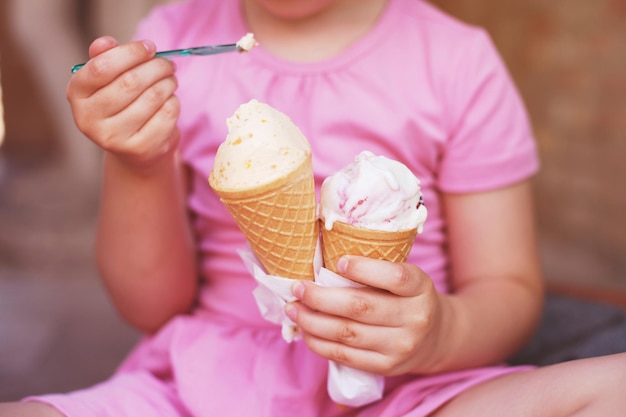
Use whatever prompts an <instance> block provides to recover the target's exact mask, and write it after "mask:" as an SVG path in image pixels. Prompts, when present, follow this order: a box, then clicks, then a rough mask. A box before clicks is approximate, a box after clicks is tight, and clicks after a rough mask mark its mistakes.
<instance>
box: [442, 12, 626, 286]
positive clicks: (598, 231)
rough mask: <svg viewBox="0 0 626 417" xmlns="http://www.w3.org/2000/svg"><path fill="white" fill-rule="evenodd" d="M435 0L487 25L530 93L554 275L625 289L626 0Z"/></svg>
mask: <svg viewBox="0 0 626 417" xmlns="http://www.w3.org/2000/svg"><path fill="white" fill-rule="evenodd" d="M433 3H435V4H437V5H439V6H441V7H442V8H443V9H445V10H447V11H449V12H451V13H453V14H454V15H456V16H458V17H460V18H461V19H463V20H465V21H468V22H470V23H474V24H478V25H480V26H483V27H485V28H486V29H487V30H488V31H489V32H490V33H491V35H492V37H493V39H494V41H495V43H496V45H497V46H498V48H499V50H500V52H501V54H502V55H503V57H504V60H505V61H506V63H507V64H508V67H509V70H510V72H511V74H512V75H513V78H514V80H515V82H516V83H517V85H518V87H519V89H520V91H521V93H522V96H523V98H524V100H525V102H526V105H527V107H528V110H529V112H530V115H531V119H532V122H533V126H534V132H535V135H536V138H537V141H538V144H539V149H540V153H541V159H542V169H541V172H540V174H539V175H538V177H537V179H536V191H537V209H538V216H539V227H540V234H541V236H540V237H541V248H542V255H543V262H544V269H545V273H546V278H547V279H548V281H549V282H551V283H552V284H553V285H554V286H555V287H556V286H559V288H561V286H562V284H569V285H576V286H584V287H592V288H597V289H604V290H609V291H613V290H621V291H624V290H626V194H625V191H626V46H625V45H624V40H626V1H625V0H593V1H590V0H551V1H543V0H433Z"/></svg>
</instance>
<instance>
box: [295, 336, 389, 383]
mask: <svg viewBox="0 0 626 417" xmlns="http://www.w3.org/2000/svg"><path fill="white" fill-rule="evenodd" d="M302 338H303V340H304V342H305V343H306V345H307V346H308V348H309V349H311V350H312V351H313V352H315V353H317V354H318V355H320V356H321V357H323V358H326V359H328V360H331V361H333V362H336V363H338V364H340V365H345V366H348V367H350V368H354V369H360V370H362V371H365V372H370V373H373V374H378V375H384V376H391V375H393V374H394V366H395V363H394V362H393V360H392V357H390V356H387V355H385V354H383V353H381V352H377V351H375V350H367V349H359V348H355V347H352V346H349V345H345V344H342V343H338V342H335V341H332V340H327V339H321V338H317V337H315V336H314V335H311V334H308V333H303V335H302Z"/></svg>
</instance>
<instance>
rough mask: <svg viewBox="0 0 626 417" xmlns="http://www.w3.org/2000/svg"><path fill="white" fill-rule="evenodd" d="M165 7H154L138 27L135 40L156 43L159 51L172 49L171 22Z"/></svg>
mask: <svg viewBox="0 0 626 417" xmlns="http://www.w3.org/2000/svg"><path fill="white" fill-rule="evenodd" d="M169 20H170V19H168V14H167V13H166V8H165V7H164V6H156V7H154V8H153V9H152V10H151V11H150V13H148V15H147V16H146V17H144V18H143V19H142V20H141V21H140V22H139V24H138V25H137V30H136V31H135V35H134V36H133V39H134V40H149V41H152V42H154V43H155V45H156V47H157V51H159V50H161V51H162V50H167V49H172V48H170V46H169V45H168V44H169V43H171V33H170V32H171V22H170V21H169Z"/></svg>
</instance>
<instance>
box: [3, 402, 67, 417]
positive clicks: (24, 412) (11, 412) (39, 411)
mask: <svg viewBox="0 0 626 417" xmlns="http://www.w3.org/2000/svg"><path fill="white" fill-rule="evenodd" d="M0 417H63V414H61V413H59V412H58V411H57V410H55V409H54V408H53V407H51V406H49V405H47V404H43V403H37V402H29V403H5V404H0Z"/></svg>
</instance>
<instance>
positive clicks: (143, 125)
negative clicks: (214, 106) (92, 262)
mask: <svg viewBox="0 0 626 417" xmlns="http://www.w3.org/2000/svg"><path fill="white" fill-rule="evenodd" d="M154 49H155V48H154V45H152V44H145V43H141V42H133V43H130V44H126V45H118V43H117V42H116V41H115V40H113V39H112V38H101V39H98V40H96V41H95V42H94V43H93V44H92V45H91V47H90V56H91V57H92V59H91V60H90V61H89V62H88V63H87V65H85V67H83V68H82V69H81V70H80V71H79V72H78V73H77V74H75V75H74V76H73V77H72V79H71V81H70V83H69V85H68V92H67V95H68V99H69V101H70V103H71V105H72V110H73V112H74V118H75V120H76V124H77V125H78V127H79V128H80V129H81V131H82V132H83V133H85V134H86V135H87V136H88V137H89V138H90V139H91V140H92V141H93V142H95V143H96V144H97V145H98V146H100V147H101V148H103V149H104V150H105V157H104V178H103V193H102V201H101V208H100V221H99V224H98V235H97V241H96V255H97V261H98V266H99V268H100V271H101V275H102V277H103V279H104V282H105V285H106V287H107V289H108V291H109V293H110V295H111V297H112V299H113V302H114V303H115V305H116V306H117V308H118V309H119V311H120V313H121V314H122V316H124V317H125V318H126V319H127V320H128V321H129V322H130V323H131V324H133V325H134V326H136V327H138V328H139V329H141V330H143V331H147V332H152V331H155V330H156V329H158V328H159V327H160V326H161V325H162V324H163V323H164V322H165V321H167V320H168V319H169V318H171V317H172V316H173V315H175V314H177V313H181V312H185V311H188V310H189V309H190V306H191V304H192V302H193V299H194V296H195V290H196V279H197V275H196V272H197V271H196V264H195V257H194V250H193V241H192V238H191V233H190V228H189V222H188V217H187V212H186V209H185V202H184V195H183V190H184V189H183V186H182V172H181V167H180V165H179V163H178V162H177V160H176V149H177V143H178V131H177V128H176V123H177V119H178V114H179V103H178V100H177V98H176V96H175V95H174V91H175V89H176V79H175V78H174V70H175V67H174V65H173V64H172V63H171V62H168V61H166V60H163V59H153V56H154V52H155V50H154Z"/></svg>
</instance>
